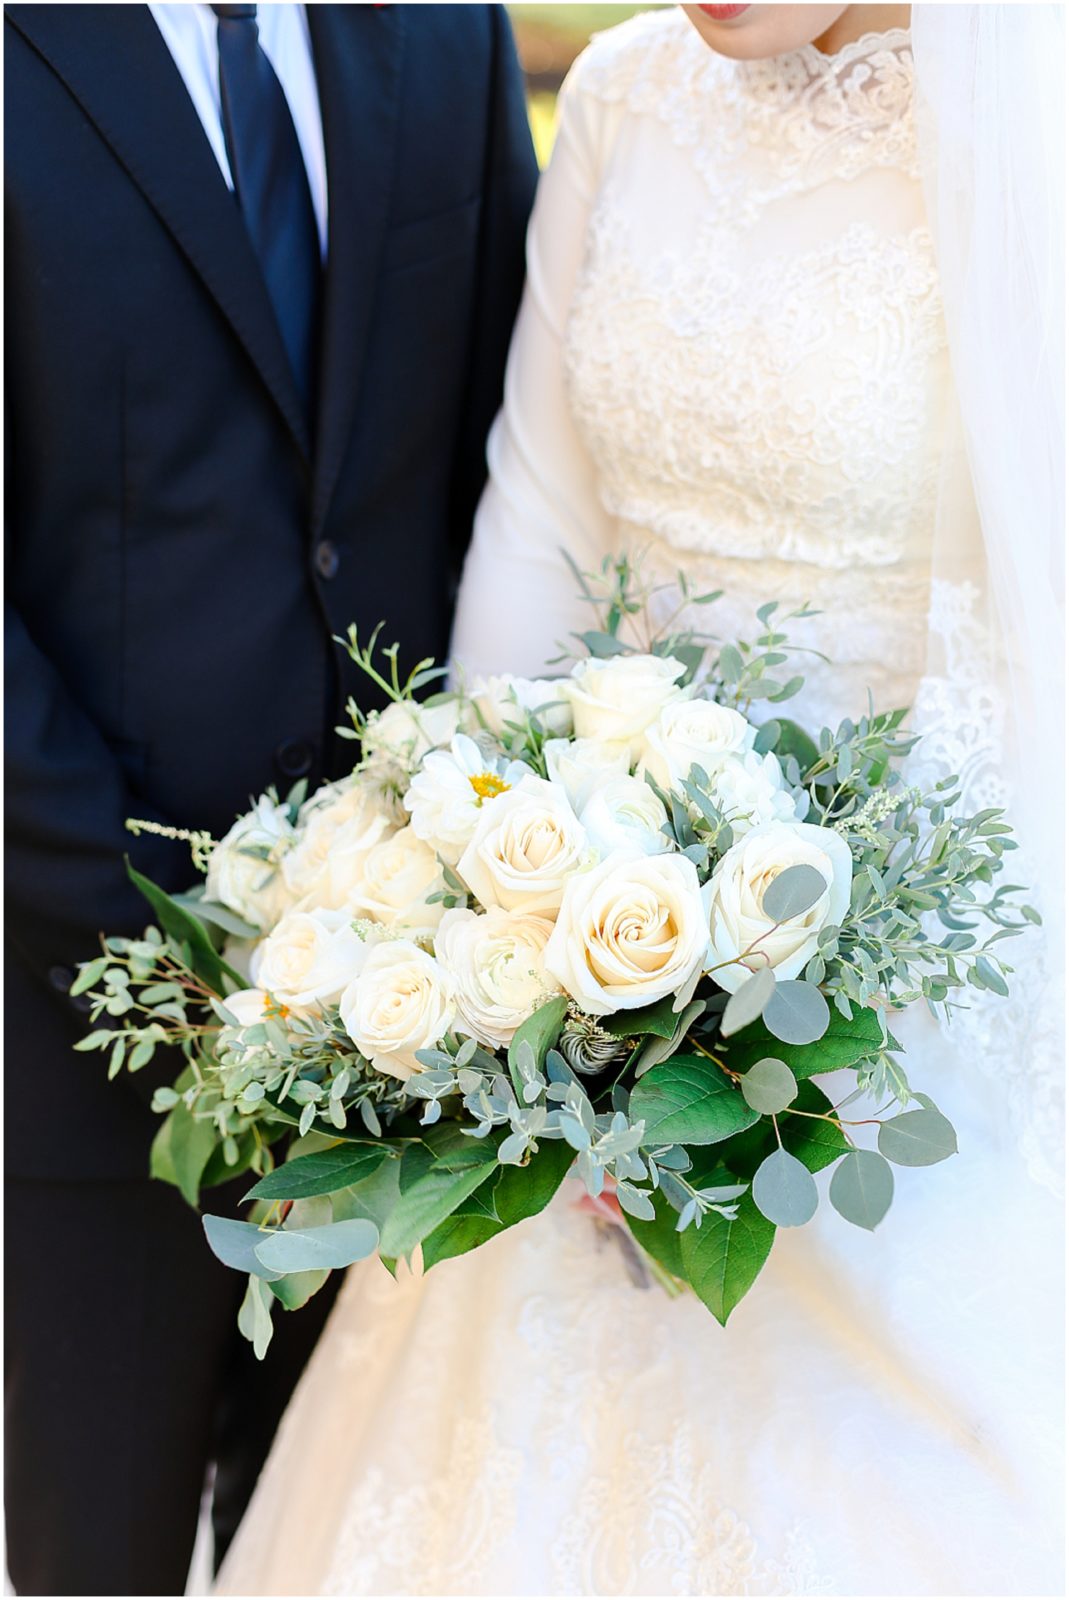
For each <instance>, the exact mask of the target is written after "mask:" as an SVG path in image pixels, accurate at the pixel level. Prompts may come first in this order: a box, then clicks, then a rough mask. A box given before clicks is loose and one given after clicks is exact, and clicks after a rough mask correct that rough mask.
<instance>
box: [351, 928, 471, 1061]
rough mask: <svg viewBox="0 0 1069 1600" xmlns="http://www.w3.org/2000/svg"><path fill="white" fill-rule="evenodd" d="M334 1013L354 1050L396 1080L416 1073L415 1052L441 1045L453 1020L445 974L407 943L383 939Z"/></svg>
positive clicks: (453, 1008)
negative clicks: (338, 1012) (339, 1014)
mask: <svg viewBox="0 0 1069 1600" xmlns="http://www.w3.org/2000/svg"><path fill="white" fill-rule="evenodd" d="M339 1009H340V1011H341V1019H342V1025H343V1026H344V1028H345V1030H346V1032H347V1033H348V1035H349V1037H350V1039H351V1040H352V1041H353V1043H354V1044H355V1045H356V1047H357V1049H358V1050H360V1051H361V1052H362V1053H363V1054H364V1055H365V1056H366V1057H367V1058H368V1060H369V1061H370V1062H371V1063H372V1065H373V1066H375V1067H377V1068H378V1070H379V1071H380V1072H387V1073H389V1074H390V1075H391V1076H392V1077H395V1078H407V1077H408V1076H409V1074H410V1073H413V1072H418V1071H419V1070H420V1063H419V1062H418V1061H417V1060H416V1051H417V1050H429V1049H432V1048H433V1047H434V1046H435V1045H438V1044H440V1043H441V1041H442V1039H443V1038H444V1037H445V1035H446V1034H447V1033H448V1032H449V1031H450V1029H451V1028H452V1027H453V1025H454V1021H455V1017H456V1005H455V1000H454V992H453V983H452V980H451V978H450V977H449V975H448V973H446V971H445V970H444V968H443V967H442V966H441V964H440V963H439V962H438V961H436V960H435V959H434V957H433V956H430V955H428V954H427V952H426V951H425V950H421V949H420V948H419V946H418V945H417V944H413V943H412V942H411V941H410V940H408V939H396V940H387V941H385V942H384V943H382V944H378V945H376V946H375V948H374V949H373V950H371V951H370V952H369V954H368V958H367V960H366V961H365V963H364V966H363V970H362V971H361V973H360V975H359V977H357V978H356V979H354V981H353V982H352V983H351V984H350V985H349V987H348V988H347V989H346V991H345V993H344V994H343V995H342V997H341V1005H340V1007H339Z"/></svg>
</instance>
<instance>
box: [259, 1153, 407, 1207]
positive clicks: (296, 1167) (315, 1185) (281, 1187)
mask: <svg viewBox="0 0 1069 1600" xmlns="http://www.w3.org/2000/svg"><path fill="white" fill-rule="evenodd" d="M386 1154H387V1151H386V1147H385V1146H384V1145H382V1144H373V1143H372V1142H371V1141H370V1140H368V1141H366V1142H365V1143H363V1144H357V1143H355V1142H354V1143H352V1144H345V1145H340V1146H337V1147H336V1148H334V1149H332V1150H319V1151H316V1152H315V1153H314V1154H312V1155H307V1156H298V1157H297V1158H296V1159H295V1160H293V1161H287V1162H285V1164H284V1165H283V1166H281V1167H276V1168H275V1169H274V1171H273V1172H269V1173H268V1174H267V1176H266V1177H264V1178H261V1179H260V1181H259V1183H257V1184H256V1185H255V1186H254V1187H253V1188H252V1189H250V1190H249V1192H248V1194H247V1195H246V1196H245V1198H246V1200H302V1199H304V1198H306V1197H307V1196H309V1195H319V1194H334V1192H335V1191H336V1190H338V1189H349V1188H351V1187H352V1186H353V1184H356V1183H359V1182H360V1180H361V1179H362V1178H367V1177H370V1176H371V1174H372V1173H373V1172H374V1171H375V1170H376V1169H377V1168H378V1167H379V1166H381V1164H382V1162H383V1161H384V1160H385V1159H386Z"/></svg>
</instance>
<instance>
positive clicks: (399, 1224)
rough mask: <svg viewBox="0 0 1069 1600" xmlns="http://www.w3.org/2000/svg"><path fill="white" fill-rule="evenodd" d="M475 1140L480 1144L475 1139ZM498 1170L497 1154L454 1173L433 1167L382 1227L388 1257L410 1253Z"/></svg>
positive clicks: (411, 1189)
mask: <svg viewBox="0 0 1069 1600" xmlns="http://www.w3.org/2000/svg"><path fill="white" fill-rule="evenodd" d="M472 1143H473V1144H474V1143H476V1141H475V1140H472ZM497 1170H498V1163H497V1159H496V1156H495V1158H494V1159H493V1160H492V1161H484V1162H483V1163H482V1164H481V1165H480V1166H476V1167H469V1168H468V1169H467V1170H466V1171H461V1172H451V1171H450V1170H449V1169H448V1168H447V1167H439V1166H435V1167H431V1169H430V1170H429V1171H428V1172H427V1173H426V1174H425V1175H424V1176H423V1177H422V1178H421V1179H420V1180H419V1181H418V1182H417V1183H414V1184H413V1185H412V1187H411V1188H410V1189H406V1190H405V1191H404V1193H403V1194H402V1195H401V1196H400V1198H399V1200H398V1202H397V1204H396V1206H394V1208H393V1210H392V1211H391V1212H390V1214H389V1216H388V1217H387V1218H386V1221H385V1223H384V1225H383V1229H382V1241H381V1249H382V1253H383V1255H385V1256H392V1257H397V1256H407V1255H410V1254H411V1252H412V1251H413V1250H414V1249H415V1248H416V1246H417V1244H420V1243H421V1242H422V1240H424V1239H425V1238H426V1237H427V1235H428V1234H429V1233H433V1232H434V1230H435V1228H437V1227H438V1226H439V1224H440V1223H442V1222H444V1221H445V1219H446V1217H449V1216H452V1214H453V1212H454V1211H456V1210H457V1209H458V1207H459V1206H460V1204H461V1202H462V1201H464V1200H466V1199H467V1197H468V1196H469V1195H470V1194H474V1192H475V1190H476V1189H477V1188H478V1187H479V1185H480V1184H481V1183H482V1182H484V1180H485V1179H487V1178H488V1177H489V1176H490V1174H491V1173H492V1172H496V1171H497Z"/></svg>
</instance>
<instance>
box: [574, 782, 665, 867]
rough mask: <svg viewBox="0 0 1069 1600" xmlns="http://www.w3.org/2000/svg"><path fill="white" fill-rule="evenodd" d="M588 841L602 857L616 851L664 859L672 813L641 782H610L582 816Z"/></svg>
mask: <svg viewBox="0 0 1069 1600" xmlns="http://www.w3.org/2000/svg"><path fill="white" fill-rule="evenodd" d="M579 820H580V822H581V823H582V824H583V827H584V828H585V829H586V835H587V838H588V839H589V840H590V842H591V844H592V845H593V846H594V848H595V850H597V852H598V854H599V855H601V856H603V857H604V856H609V855H612V853H613V851H614V850H637V851H639V852H640V853H641V854H642V855H644V856H659V855H663V854H664V852H665V851H666V850H667V849H668V840H667V839H666V838H665V836H664V834H663V833H662V832H661V829H662V828H663V827H664V825H665V823H666V822H667V821H668V812H667V811H666V810H665V808H664V806H663V805H662V804H661V802H660V800H658V798H657V796H656V795H655V794H654V792H653V790H652V789H651V788H650V786H649V784H648V783H644V782H643V780H642V779H641V778H629V777H622V778H610V779H609V781H608V783H603V784H602V785H601V786H600V788H598V789H595V790H594V793H593V794H592V795H591V796H590V799H589V800H588V801H587V803H586V805H585V806H584V807H583V809H582V812H581V813H580V816H579Z"/></svg>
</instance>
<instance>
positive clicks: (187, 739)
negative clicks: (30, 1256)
mask: <svg viewBox="0 0 1069 1600" xmlns="http://www.w3.org/2000/svg"><path fill="white" fill-rule="evenodd" d="M308 14H309V26H310V30H311V38H312V46H313V54H314V58H315V67H316V76H317V80H318V86H319V96H320V104H321V110H322V117H323V129H324V138H325V144H326V157H327V170H328V187H329V234H330V238H329V258H328V262H327V268H326V286H325V311H324V329H323V350H322V360H321V368H322V380H321V390H320V395H319V421H318V426H317V430H316V437H315V438H314V439H311V438H309V436H308V432H307V428H306V425H305V422H304V419H303V416H302V412H301V408H300V406H299V404H298V399H297V394H296V390H295V386H294V383H293V380H292V377H291V375H290V372H289V369H288V366H287V363H286V357H285V352H284V349H283V346H282V342H281V338H280V335H279V333H278V329H277V326H276V324H275V321H274V319H273V315H272V311H271V306H270V302H269V300H268V298H267V293H266V290H265V288H264V285H263V282H262V279H261V277H260V274H259V271H258V268H257V264H256V261H255V258H254V256H253V254H252V250H251V246H250V244H249V241H248V238H247V236H246V234H245V231H244V226H243V222H242V218H241V215H240V212H239V210H238V208H237V204H236V202H235V200H234V198H233V196H232V195H231V194H230V192H229V191H228V190H227V188H226V185H225V183H224V181H223V179H222V176H221V174H220V172H219V168H218V166H217V164H216V161H215V157H214V156H213V154H212V151H211V149H210V147H209V145H208V142H207V140H206V138H205V136H204V132H203V129H202V127H201V124H200V122H199V120H198V117H197V113H196V111H195V110H194V107H193V105H192V103H191V101H190V99H189V96H188V94H187V92H186V89H185V87H184V85H183V83H182V80H181V77H180V75H179V73H178V71H177V69H176V67H175V65H174V63H173V61H172V59H171V56H170V54H169V52H168V50H167V47H166V45H165V43H164V41H163V39H162V37H161V35H160V34H159V32H158V30H157V28H156V25H155V23H154V22H153V20H152V18H151V15H150V13H149V11H148V8H147V7H142V6H129V5H113V6H97V5H90V6H81V5H74V6H71V5H9V6H7V7H6V9H5V23H6V27H5V35H6V38H5V63H4V65H5V86H6V97H5V159H6V211H7V215H6V245H7V258H6V269H7V270H6V294H7V308H6V311H7V353H6V375H5V381H6V400H7V416H8V429H7V451H6V455H7V460H6V485H7V617H6V633H7V641H6V658H7V739H6V743H7V871H6V885H7V939H8V946H9V952H8V955H9V959H8V969H7V970H8V977H7V1007H6V1012H7V1036H8V1052H9V1053H8V1071H7V1086H8V1087H7V1094H8V1108H7V1119H6V1123H7V1136H6V1143H7V1163H8V1171H9V1172H12V1173H15V1174H22V1175H24V1176H34V1175H36V1176H42V1177H43V1176H49V1175H59V1174H64V1175H67V1176H86V1177H88V1176H136V1175H140V1174H143V1173H144V1172H145V1170H146V1160H147V1150H148V1144H149V1140H150V1137H151V1133H152V1131H153V1129H154V1126H155V1122H154V1119H153V1118H152V1117H151V1115H150V1114H149V1112H148V1111H147V1109H146V1108H145V1106H144V1104H143V1100H142V1098H140V1097H139V1096H138V1095H137V1094H136V1093H134V1092H133V1089H132V1087H131V1085H130V1083H129V1082H127V1083H126V1084H125V1085H124V1084H119V1085H110V1086H109V1085H108V1084H107V1083H106V1082H105V1075H104V1071H103V1066H104V1062H103V1058H101V1057H100V1056H97V1055H89V1056H86V1055H75V1054H73V1053H72V1051H71V1045H72V1044H73V1043H74V1041H75V1040H76V1039H77V1038H78V1037H79V1035H80V1033H81V1032H82V1031H83V1030H84V1025H85V1019H84V1016H82V1015H81V1014H80V1013H79V1012H78V1011H77V1009H76V1007H75V1003H74V1002H72V1001H71V1000H70V999H69V998H68V997H67V995H66V993H65V991H66V989H67V988H68V987H69V985H70V981H71V977H72V973H73V967H74V964H75V963H76V962H77V961H79V960H84V959H87V958H88V957H90V956H91V955H92V954H94V953H95V951H96V949H97V938H98V933H99V931H100V930H102V929H106V930H108V931H110V932H123V931H129V932H133V931H136V930H138V929H139V928H141V927H143V926H144V924H145V922H146V921H147V920H149V918H148V914H147V911H146V908H145V907H144V905H143V904H142V903H141V902H140V900H139V899H138V897H137V896H136V895H135V894H134V893H133V891H132V890H131V889H130V888H129V886H128V884H127V882H126V879H125V875H124V869H123V854H124V852H127V851H128V852H129V853H130V855H131V856H132V858H133V860H134V862H135V864H137V865H139V866H141V867H142V869H143V870H146V871H148V872H149V873H150V874H152V875H153V876H155V877H157V878H158V879H159V880H160V881H162V882H164V883H165V884H167V885H169V886H171V887H174V888H178V887H181V886H182V885H183V884H184V883H186V882H188V881H189V880H190V878H191V876H192V873H191V868H190V865H189V859H188V855H187V854H186V852H185V850H184V849H183V847H181V846H178V845H166V844H161V843H159V842H158V841H153V840H142V841H139V842H137V843H134V842H133V841H132V840H131V838H130V836H129V835H128V834H127V833H126V832H125V831H124V819H125V818H126V817H128V816H130V815H135V816H139V815H144V816H148V817H157V818H161V819H164V820H166V821H168V822H171V823H174V824H178V825H180V826H183V827H197V828H208V829H211V830H212V831H213V832H214V833H215V834H216V835H217V836H218V834H219V833H220V832H221V831H222V830H225V829H226V828H227V827H228V826H229V824H230V822H231V821H232V820H233V818H234V816H235V814H236V813H237V812H238V811H240V810H242V809H244V808H245V806H246V805H247V803H248V800H249V797H250V796H252V795H254V794H256V793H257V792H258V791H260V790H261V789H262V788H263V787H265V786H266V785H268V784H270V783H275V784H277V785H279V786H280V787H282V788H288V787H289V785H290V784H291V783H292V782H293V781H294V779H295V778H297V777H299V776H307V777H308V779H309V781H310V783H312V784H314V783H316V782H317V781H318V780H319V779H321V778H322V777H324V776H336V775H338V774H339V773H340V772H342V771H343V770H345V767H346V765H347V758H350V759H351V753H352V748H353V747H352V746H351V745H343V744H341V743H339V742H338V741H336V740H335V739H334V737H333V735H332V732H331V730H332V728H333V726H334V725H335V724H336V723H337V722H339V721H340V720H342V708H343V706H344V703H345V699H346V697H347V695H348V694H350V693H353V694H355V695H356V697H357V699H358V701H360V702H362V703H363V704H365V705H368V704H371V703H373V702H372V699H371V697H370V696H369V694H368V684H367V683H366V681H364V680H362V679H359V678H358V676H357V674H356V673H355V669H353V668H352V667H351V666H350V665H349V664H348V663H347V662H346V661H345V660H344V658H343V657H342V655H341V653H340V652H339V650H338V648H337V647H336V646H335V645H334V644H333V643H332V635H334V634H336V633H341V632H344V630H345V628H346V627H347V625H348V624H349V623H350V622H354V621H355V622H356V623H357V624H358V625H359V626H360V628H361V631H362V632H364V633H365V634H366V632H367V631H368V630H369V629H370V628H371V627H372V626H373V625H374V624H375V623H377V622H378V621H379V620H380V619H383V618H385V619H386V621H387V629H386V637H387V638H396V639H398V640H399V641H400V643H401V659H402V662H404V661H408V662H414V661H415V659H416V658H417V657H419V656H422V655H426V654H438V655H441V654H442V653H443V652H444V650H445V647H446V644H447V638H448V627H449V620H450V612H451V606H452V595H453V591H454V586H455V580H456V576H457V572H458V568H459V564H460V560H461V557H462V554H463V551H464V548H465V545H466V542H467V539H468V533H469V529H470V526H471V520H472V515H473V511H474V508H475V503H476V500H477V497H478V494H479V491H480V488H481V485H482V482H483V478H484V472H485V467H484V442H485V436H486V432H487V429H488V427H489V424H490V422H491V420H492V417H493V414H494V411H495V409H496V407H497V405H498V403H499V398H500V392H501V383H502V374H503V368H504V362H505V356H506V351H507V346H508V340H509V334H510V330H511V326H512V321H513V316H514V313H515V309H516V305H517V302H518V298H519V294H520V288H521V281H522V273H523V236H524V229H525V224H526V220H527V215H528V211H529V208H530V204H531V199H532V195H533V189H534V183H535V164H534V158H533V155H532V151H531V143H530V138H529V134H528V130H527V123H526V117H525V112H524V100H523V89H522V82H521V78H520V73H519V70H518V66H517V63H516V59H515V53H514V49H513V45H512V40H511V34H510V32H509V27H508V22H507V20H506V17H505V12H504V7H502V6H493V5H489V6H483V5H458V6H446V5H434V6H407V5H388V6H371V5H354V6H344V5H337V6H335V5H315V6H310V7H309V8H308ZM50 1086H51V1088H50Z"/></svg>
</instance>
